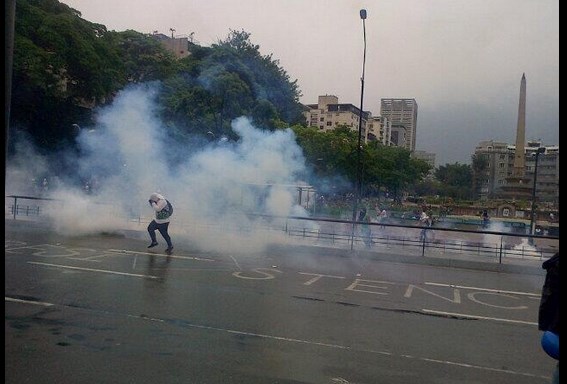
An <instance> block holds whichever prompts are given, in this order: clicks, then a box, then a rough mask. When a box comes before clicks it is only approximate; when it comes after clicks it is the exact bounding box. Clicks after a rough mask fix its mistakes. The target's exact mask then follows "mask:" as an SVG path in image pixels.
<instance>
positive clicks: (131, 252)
mask: <svg viewBox="0 0 567 384" xmlns="http://www.w3.org/2000/svg"><path fill="white" fill-rule="evenodd" d="M108 251H109V252H114V253H117V254H125V253H126V254H130V255H150V256H152V255H153V256H159V257H170V258H172V259H186V260H199V261H215V260H214V259H205V258H202V257H192V256H176V255H162V254H161V253H153V252H139V251H126V250H123V249H109V250H108Z"/></svg>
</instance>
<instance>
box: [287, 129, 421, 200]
mask: <svg viewBox="0 0 567 384" xmlns="http://www.w3.org/2000/svg"><path fill="white" fill-rule="evenodd" d="M293 130H294V132H295V134H296V136H297V142H298V143H299V145H300V146H301V147H302V148H303V152H304V155H305V158H306V160H307V162H308V164H310V166H311V167H312V169H313V171H314V178H313V180H312V183H313V184H317V182H319V181H320V180H321V179H325V178H328V177H331V176H334V175H337V174H339V175H343V176H344V177H345V179H347V180H349V181H350V183H351V185H355V184H356V181H357V178H358V153H357V145H358V136H357V133H356V132H355V131H353V130H352V129H350V128H349V127H346V126H343V127H338V128H336V129H334V130H329V131H325V132H319V131H318V129H317V128H316V127H308V128H306V127H302V126H294V127H293ZM429 170H430V166H429V165H428V164H427V163H426V162H424V161H423V160H419V159H414V158H412V157H411V154H410V152H409V151H408V150H406V149H404V148H399V147H388V146H384V145H381V144H380V143H378V142H369V143H368V144H363V145H362V148H361V151H360V176H361V184H362V191H361V193H362V196H378V195H379V193H380V192H381V191H382V192H384V191H386V192H388V193H389V194H390V195H391V196H392V197H394V198H396V199H398V200H400V199H401V195H402V193H403V191H405V190H406V189H407V188H408V186H409V185H411V184H414V183H416V182H418V181H419V180H421V179H423V177H425V175H426V174H427V173H428V172H429ZM351 190H352V188H351Z"/></svg>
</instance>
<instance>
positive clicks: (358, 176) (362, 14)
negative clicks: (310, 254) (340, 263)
mask: <svg viewBox="0 0 567 384" xmlns="http://www.w3.org/2000/svg"><path fill="white" fill-rule="evenodd" d="M360 18H361V19H362V32H363V38H364V51H363V56H362V77H361V78H360V110H359V114H358V145H357V147H356V187H355V195H354V203H353V205H352V234H351V244H350V249H353V247H354V226H355V224H354V223H355V222H356V211H357V209H358V203H359V201H360V195H361V189H362V181H361V164H360V152H361V150H362V143H361V141H362V108H363V101H364V70H365V67H366V23H365V20H366V9H361V10H360Z"/></svg>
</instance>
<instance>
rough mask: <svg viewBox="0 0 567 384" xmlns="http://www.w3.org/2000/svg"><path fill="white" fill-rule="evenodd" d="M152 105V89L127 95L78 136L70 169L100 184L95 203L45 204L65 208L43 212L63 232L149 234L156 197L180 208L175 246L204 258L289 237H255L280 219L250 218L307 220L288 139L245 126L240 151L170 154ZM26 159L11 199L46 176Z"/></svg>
mask: <svg viewBox="0 0 567 384" xmlns="http://www.w3.org/2000/svg"><path fill="white" fill-rule="evenodd" d="M155 95H156V88H155V84H152V85H150V84H145V85H137V86H132V87H130V88H127V89H125V90H123V91H122V92H121V93H119V95H117V97H116V99H115V101H114V102H113V104H112V105H110V106H107V107H104V108H102V109H100V110H99V111H98V114H97V124H96V126H94V127H92V128H93V129H88V130H87V129H81V131H80V134H79V136H78V138H77V143H78V145H79V149H80V151H79V153H80V154H79V155H77V156H76V157H75V158H73V159H72V161H73V162H74V163H75V164H76V166H77V168H78V173H79V175H80V177H81V178H82V179H84V180H91V183H92V180H96V191H95V192H96V193H93V194H90V195H89V194H85V193H84V190H82V189H81V188H80V187H77V186H76V185H75V184H73V183H69V182H60V183H58V185H57V186H56V187H55V186H54V187H53V188H51V189H50V190H49V195H48V196H49V197H52V198H56V199H61V200H62V201H60V202H58V203H53V204H49V205H48V208H47V209H46V211H45V212H46V213H47V214H48V215H49V218H50V219H51V221H52V222H53V224H54V227H55V228H56V229H57V230H58V231H60V232H61V233H65V234H86V233H96V232H100V231H120V230H122V229H124V228H126V227H131V226H132V225H133V224H132V223H133V222H136V221H140V222H141V224H138V227H137V229H140V230H141V231H145V227H146V225H147V223H148V222H149V220H151V218H152V217H153V210H152V209H151V208H150V207H149V206H148V203H147V200H148V197H149V195H150V194H151V193H152V192H159V193H161V194H163V195H164V196H165V197H166V198H167V199H168V200H170V201H171V202H172V203H173V205H174V216H173V218H172V223H171V225H170V233H171V235H172V238H173V240H174V242H177V243H178V244H179V242H180V240H181V239H183V240H186V241H187V242H189V243H191V244H193V245H196V246H197V247H199V248H201V249H207V250H217V251H223V250H230V251H231V252H238V251H239V250H241V251H247V250H259V249H261V248H262V247H263V246H264V245H266V244H267V243H269V242H273V241H276V238H275V237H277V236H282V237H283V235H282V234H281V233H280V234H278V235H274V233H278V232H276V231H268V230H265V231H262V232H258V230H257V229H258V228H262V229H269V228H270V226H274V225H281V224H282V223H281V220H282V219H280V221H279V222H278V220H274V219H270V218H269V216H257V215H253V214H254V213H261V214H264V215H277V216H287V215H291V216H306V215H307V214H306V211H305V210H304V209H303V207H301V206H299V205H298V204H297V188H296V187H295V186H297V185H300V184H305V183H303V182H302V181H301V177H303V176H304V175H305V174H306V169H305V161H304V157H303V153H302V151H301V148H300V147H299V146H298V145H297V143H296V142H295V136H294V133H293V131H292V130H291V129H285V130H279V131H276V132H267V131H262V130H260V129H259V128H257V127H254V126H253V125H252V124H251V122H250V120H249V119H247V118H246V117H241V118H238V119H236V120H234V121H233V122H232V129H233V130H234V131H235V133H237V134H238V136H239V137H240V139H239V141H238V142H228V141H226V140H219V141H218V142H216V143H210V142H208V141H207V140H202V141H199V140H195V141H193V142H192V143H200V144H194V145H193V146H188V145H187V144H179V143H178V144H172V140H168V137H167V131H166V130H165V128H164V125H163V123H162V122H160V121H159V119H158V118H157V117H156V116H157V113H156V107H155V105H154V96H155ZM30 152H31V150H30V149H29V148H28V147H23V146H22V147H21V148H20V151H19V152H18V156H17V157H16V160H15V161H13V162H10V174H11V176H12V177H11V178H10V179H9V183H8V182H7V190H8V184H10V186H11V189H13V190H14V192H13V193H20V194H23V193H24V192H22V190H21V189H20V190H18V189H19V188H21V185H22V184H20V183H21V182H23V181H25V180H29V179H30V178H31V177H32V175H35V174H38V172H40V171H43V169H41V168H43V165H42V164H43V163H42V161H44V159H41V158H39V159H38V156H37V155H35V154H33V153H30ZM26 159H29V160H30V161H27V162H26ZM168 159H182V161H178V162H176V163H175V164H173V163H171V161H168ZM59 176H61V175H59ZM60 179H62V180H68V179H70V178H69V177H60ZM90 187H91V188H92V187H94V185H91V186H90ZM141 219H142V220H141Z"/></svg>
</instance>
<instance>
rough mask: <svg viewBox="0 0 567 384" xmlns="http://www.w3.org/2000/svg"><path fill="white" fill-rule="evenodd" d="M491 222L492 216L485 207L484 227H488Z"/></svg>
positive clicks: (483, 213)
mask: <svg viewBox="0 0 567 384" xmlns="http://www.w3.org/2000/svg"><path fill="white" fill-rule="evenodd" d="M489 223H490V216H488V211H487V210H486V209H485V210H484V211H482V227H483V228H488V224H489Z"/></svg>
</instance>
